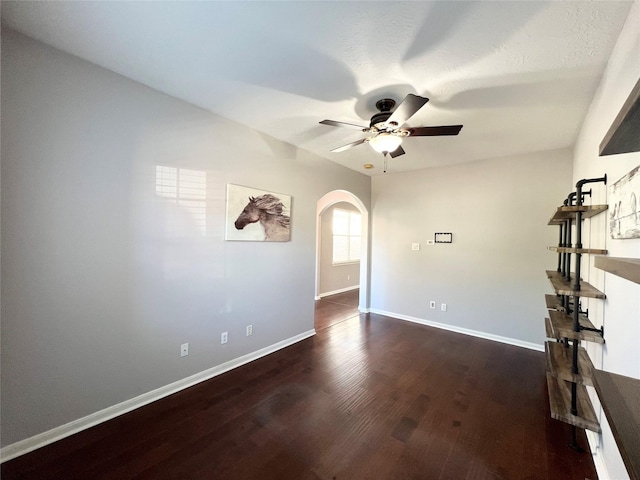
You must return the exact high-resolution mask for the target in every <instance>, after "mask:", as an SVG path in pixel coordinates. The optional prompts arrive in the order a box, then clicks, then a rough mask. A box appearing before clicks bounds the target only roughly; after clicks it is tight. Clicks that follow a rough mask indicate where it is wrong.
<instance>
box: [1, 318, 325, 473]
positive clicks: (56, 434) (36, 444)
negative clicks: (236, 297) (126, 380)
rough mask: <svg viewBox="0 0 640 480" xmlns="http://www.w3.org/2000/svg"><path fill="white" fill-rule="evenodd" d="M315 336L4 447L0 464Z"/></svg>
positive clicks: (310, 333)
mask: <svg viewBox="0 0 640 480" xmlns="http://www.w3.org/2000/svg"><path fill="white" fill-rule="evenodd" d="M315 334H316V331H315V329H312V330H307V331H306V332H302V333H300V334H298V335H295V336H293V337H290V338H288V339H285V340H282V341H280V342H276V343H274V344H273V345H269V346H267V347H264V348H261V349H259V350H256V351H255V352H252V353H248V354H246V355H242V356H241V357H238V358H235V359H233V360H229V361H227V362H224V363H222V364H220V365H216V366H214V367H211V368H208V369H206V370H203V371H202V372H199V373H196V374H194V375H191V376H189V377H185V378H183V379H181V380H178V381H176V382H173V383H170V384H168V385H165V386H164V387H160V388H157V389H155V390H152V391H150V392H147V393H143V394H142V395H139V396H137V397H134V398H131V399H129V400H125V401H124V402H121V403H118V404H116V405H112V406H110V407H107V408H105V409H103V410H100V411H98V412H95V413H92V414H90V415H87V416H85V417H82V418H79V419H77V420H73V421H71V422H69V423H66V424H64V425H60V426H58V427H54V428H52V429H51V430H48V431H46V432H42V433H39V434H37V435H34V436H32V437H29V438H26V439H24V440H20V441H18V442H15V443H13V444H11V445H7V446H6V447H4V448H2V449H1V450H0V463H4V462H6V461H9V460H12V459H14V458H16V457H19V456H21V455H25V454H27V453H29V452H32V451H34V450H37V449H38V448H41V447H44V446H46V445H49V444H51V443H54V442H57V441H58V440H62V439H63V438H66V437H69V436H71V435H74V434H76V433H79V432H81V431H83V430H87V429H88V428H91V427H93V426H96V425H99V424H101V423H104V422H106V421H109V420H111V419H113V418H116V417H119V416H120V415H124V414H125V413H128V412H131V411H132V410H136V409H138V408H140V407H144V406H145V405H148V404H150V403H152V402H155V401H157V400H161V399H162V398H165V397H168V396H169V395H172V394H174V393H177V392H179V391H181V390H184V389H186V388H189V387H192V386H194V385H196V384H198V383H201V382H204V381H206V380H209V379H211V378H213V377H217V376H218V375H222V374H223V373H225V372H228V371H230V370H233V369H235V368H238V367H241V366H243V365H246V364H247V363H250V362H253V361H254V360H258V359H259V358H262V357H265V356H267V355H269V354H271V353H274V352H277V351H278V350H282V349H283V348H286V347H289V346H291V345H293V344H295V343H298V342H300V341H302V340H305V339H307V338H310V337H312V336H314V335H315Z"/></svg>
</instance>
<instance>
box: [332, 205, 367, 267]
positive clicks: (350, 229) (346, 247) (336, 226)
mask: <svg viewBox="0 0 640 480" xmlns="http://www.w3.org/2000/svg"><path fill="white" fill-rule="evenodd" d="M361 230H362V217H361V215H360V214H359V213H358V212H351V211H349V210H342V209H339V208H336V209H334V210H333V264H334V265H336V264H341V263H354V262H359V261H360V232H361Z"/></svg>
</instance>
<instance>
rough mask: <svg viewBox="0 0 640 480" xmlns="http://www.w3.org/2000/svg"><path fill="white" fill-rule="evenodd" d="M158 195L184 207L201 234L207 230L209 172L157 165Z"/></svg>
mask: <svg viewBox="0 0 640 480" xmlns="http://www.w3.org/2000/svg"><path fill="white" fill-rule="evenodd" d="M156 195H158V196H160V197H164V198H167V199H171V200H173V201H175V202H176V203H177V204H178V205H179V206H180V207H182V208H184V209H185V210H186V211H187V212H188V213H189V216H190V217H191V219H192V221H193V224H194V225H195V227H196V228H197V229H198V231H199V232H200V234H201V235H205V234H206V230H207V212H206V202H207V172H203V171H200V170H188V169H186V168H174V167H163V166H160V165H158V166H156Z"/></svg>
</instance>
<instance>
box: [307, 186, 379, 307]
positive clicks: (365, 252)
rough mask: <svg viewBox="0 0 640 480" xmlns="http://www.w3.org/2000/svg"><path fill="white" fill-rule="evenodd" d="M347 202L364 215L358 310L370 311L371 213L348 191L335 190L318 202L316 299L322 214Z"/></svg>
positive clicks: (318, 280)
mask: <svg viewBox="0 0 640 480" xmlns="http://www.w3.org/2000/svg"><path fill="white" fill-rule="evenodd" d="M340 202H346V203H349V204H351V205H353V206H354V207H355V208H356V209H357V210H358V211H359V212H360V214H361V215H362V232H361V238H362V240H361V242H362V243H361V252H360V294H359V303H358V310H359V311H360V312H362V313H367V312H368V311H369V211H368V210H367V208H366V207H365V205H364V204H363V203H362V201H361V200H360V199H359V198H358V197H356V196H355V195H354V194H352V193H351V192H348V191H346V190H334V191H332V192H329V193H327V194H325V195H324V196H323V197H322V198H320V199H319V200H318V203H317V207H316V284H315V296H316V299H317V298H318V296H319V295H320V291H319V289H320V274H321V271H320V269H321V266H320V255H321V253H320V242H321V221H322V214H323V213H324V212H325V211H326V210H327V209H328V208H330V207H331V206H333V205H335V204H336V203H340Z"/></svg>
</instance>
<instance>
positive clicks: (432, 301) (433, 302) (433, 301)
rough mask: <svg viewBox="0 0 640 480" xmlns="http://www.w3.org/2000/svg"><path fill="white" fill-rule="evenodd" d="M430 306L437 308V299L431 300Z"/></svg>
mask: <svg viewBox="0 0 640 480" xmlns="http://www.w3.org/2000/svg"><path fill="white" fill-rule="evenodd" d="M429 308H434V309H435V308H436V301H435V300H431V301H430V302H429Z"/></svg>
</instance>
